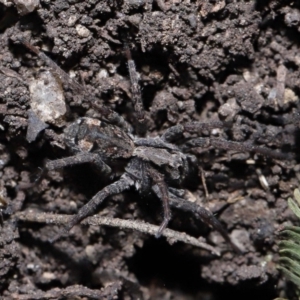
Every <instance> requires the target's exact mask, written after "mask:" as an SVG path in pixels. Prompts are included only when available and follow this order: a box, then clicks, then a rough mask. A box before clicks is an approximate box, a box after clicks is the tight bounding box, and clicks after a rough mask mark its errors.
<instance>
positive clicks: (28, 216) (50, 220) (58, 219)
mask: <svg viewBox="0 0 300 300" xmlns="http://www.w3.org/2000/svg"><path fill="white" fill-rule="evenodd" d="M16 217H17V218H18V219H19V220H21V221H25V222H36V223H45V224H55V225H66V224H68V223H69V221H70V220H71V218H72V217H73V216H72V215H57V214H50V213H36V212H33V211H23V212H19V213H17V214H16ZM81 224H84V225H94V226H100V225H106V226H112V227H119V228H123V229H133V230H137V231H140V232H143V233H147V234H151V235H155V234H156V233H157V231H158V228H159V227H158V226H155V225H151V224H149V223H144V222H141V221H133V220H122V219H118V218H107V217H102V216H99V215H96V216H92V217H88V218H86V219H84V220H83V221H82V222H81ZM162 235H163V236H165V237H166V238H167V240H168V242H169V243H170V244H173V243H175V242H183V243H186V244H190V245H193V246H196V247H199V248H202V249H205V250H207V251H210V252H211V253H213V254H215V255H218V256H219V255H220V251H219V250H218V249H217V248H215V247H213V246H211V245H208V244H207V243H205V242H204V241H203V238H201V237H200V238H199V239H197V238H194V237H192V236H189V235H187V234H186V233H182V232H178V231H174V230H171V229H165V230H164V231H163V232H162Z"/></svg>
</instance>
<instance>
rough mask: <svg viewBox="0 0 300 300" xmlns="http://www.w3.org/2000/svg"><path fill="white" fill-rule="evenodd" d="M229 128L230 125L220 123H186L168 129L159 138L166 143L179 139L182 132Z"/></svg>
mask: <svg viewBox="0 0 300 300" xmlns="http://www.w3.org/2000/svg"><path fill="white" fill-rule="evenodd" d="M229 126H230V123H228V122H222V121H214V122H208V123H202V122H188V123H185V124H183V125H175V126H172V127H170V128H168V129H167V130H166V131H165V133H164V134H163V135H162V136H161V138H162V140H164V141H166V142H173V141H174V140H176V139H179V138H181V137H182V134H183V133H184V132H191V133H199V132H201V131H203V130H211V129H214V128H224V127H229Z"/></svg>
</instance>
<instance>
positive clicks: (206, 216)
mask: <svg viewBox="0 0 300 300" xmlns="http://www.w3.org/2000/svg"><path fill="white" fill-rule="evenodd" d="M169 196H170V197H169V199H170V205H171V206H173V207H176V208H179V209H181V210H184V211H189V212H192V213H193V214H194V215H196V216H198V217H199V218H200V219H201V220H202V221H203V222H205V223H206V224H208V225H210V226H212V227H213V228H214V229H215V230H217V231H218V232H219V233H220V234H221V235H222V236H223V238H224V239H225V241H226V242H228V243H230V244H231V246H232V248H233V249H234V250H235V251H236V252H237V253H241V250H240V249H239V248H238V247H237V246H236V245H235V244H234V243H233V242H232V240H231V239H230V237H229V235H228V233H227V232H226V230H225V229H224V227H223V226H222V224H221V223H220V221H219V220H218V219H217V218H216V217H215V216H214V215H213V214H212V213H211V212H210V211H208V210H207V209H205V208H204V207H202V206H200V205H197V204H195V203H193V202H190V201H187V200H184V199H183V198H179V197H178V196H177V195H175V194H174V193H173V192H171V191H170V192H169Z"/></svg>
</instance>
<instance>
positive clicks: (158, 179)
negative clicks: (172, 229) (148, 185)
mask: <svg viewBox="0 0 300 300" xmlns="http://www.w3.org/2000/svg"><path fill="white" fill-rule="evenodd" d="M148 172H149V175H150V176H151V178H152V180H153V181H154V182H155V183H156V186H157V188H158V190H159V192H157V191H156V190H155V189H153V190H154V192H155V193H156V195H157V196H158V197H159V198H160V199H161V200H162V202H163V208H164V220H163V222H162V223H161V225H160V227H159V229H158V231H157V233H156V235H155V237H157V238H159V237H160V236H161V234H162V232H163V230H164V229H165V228H166V227H167V226H168V223H169V221H170V219H171V210H170V204H169V202H170V199H169V192H168V187H167V185H166V183H165V180H164V176H163V175H162V174H161V173H159V172H158V171H156V170H155V169H153V168H149V169H148Z"/></svg>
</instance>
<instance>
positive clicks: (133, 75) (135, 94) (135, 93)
mask: <svg viewBox="0 0 300 300" xmlns="http://www.w3.org/2000/svg"><path fill="white" fill-rule="evenodd" d="M124 52H125V55H126V58H127V64H128V71H129V76H130V82H131V94H132V96H131V97H132V102H133V105H134V110H135V112H136V116H137V131H138V134H143V133H144V132H145V131H146V126H145V125H146V119H145V111H144V106H143V102H142V94H141V88H140V84H139V76H138V73H137V71H136V68H135V63H134V61H133V59H132V57H131V52H130V49H129V47H128V45H126V44H125V47H124Z"/></svg>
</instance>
